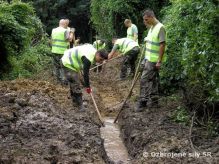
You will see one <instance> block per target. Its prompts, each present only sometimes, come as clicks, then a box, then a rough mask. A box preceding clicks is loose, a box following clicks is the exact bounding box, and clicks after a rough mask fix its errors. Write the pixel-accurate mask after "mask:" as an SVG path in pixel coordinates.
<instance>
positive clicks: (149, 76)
mask: <svg viewBox="0 0 219 164" xmlns="http://www.w3.org/2000/svg"><path fill="white" fill-rule="evenodd" d="M155 66H156V63H152V62H149V61H146V63H145V65H144V69H143V72H142V76H141V81H140V98H139V101H141V102H146V103H147V105H153V104H158V96H159V95H158V86H159V72H158V70H157V69H156V67H155Z"/></svg>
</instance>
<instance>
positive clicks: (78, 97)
mask: <svg viewBox="0 0 219 164" xmlns="http://www.w3.org/2000/svg"><path fill="white" fill-rule="evenodd" d="M72 102H73V103H74V104H76V106H77V107H78V108H79V111H80V112H85V107H84V105H83V99H82V93H74V94H72Z"/></svg>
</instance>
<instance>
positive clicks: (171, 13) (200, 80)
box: [161, 0, 219, 109]
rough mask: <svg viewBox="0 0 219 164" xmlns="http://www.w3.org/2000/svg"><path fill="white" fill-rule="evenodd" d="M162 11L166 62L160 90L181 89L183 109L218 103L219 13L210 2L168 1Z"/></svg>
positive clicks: (214, 4)
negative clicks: (188, 106) (165, 40)
mask: <svg viewBox="0 0 219 164" xmlns="http://www.w3.org/2000/svg"><path fill="white" fill-rule="evenodd" d="M171 2H172V4H171V6H169V7H167V8H165V9H164V11H163V12H164V15H165V17H164V21H163V22H164V25H165V26H166V29H167V35H168V40H167V43H168V50H167V54H168V60H167V62H166V63H165V65H164V67H163V71H162V73H161V77H162V84H163V85H165V87H164V88H166V89H169V88H174V87H175V88H177V89H178V88H182V89H183V90H184V95H185V97H186V100H187V102H186V103H187V105H190V107H192V108H194V109H195V108H203V104H205V106H208V104H209V103H214V102H217V101H219V89H218V88H219V54H218V51H219V44H218V42H219V37H218V36H219V31H218V25H219V10H218V1H214V0H197V1H191V0H174V1H173V0H172V1H171ZM197 104H199V105H197Z"/></svg>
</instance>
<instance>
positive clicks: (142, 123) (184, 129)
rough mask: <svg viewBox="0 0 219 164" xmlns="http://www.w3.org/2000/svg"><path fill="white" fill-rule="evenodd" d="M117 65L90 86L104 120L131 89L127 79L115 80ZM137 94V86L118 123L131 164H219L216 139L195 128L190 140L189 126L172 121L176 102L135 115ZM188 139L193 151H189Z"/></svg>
mask: <svg viewBox="0 0 219 164" xmlns="http://www.w3.org/2000/svg"><path fill="white" fill-rule="evenodd" d="M120 62H121V60H120V61H115V62H114V61H113V62H112V63H111V64H109V65H107V66H106V67H105V70H104V71H105V73H104V72H103V73H102V74H99V77H97V76H96V75H95V77H94V78H93V79H94V81H93V85H94V86H95V88H96V91H97V93H99V95H97V97H99V105H100V106H102V108H101V110H102V113H103V114H104V115H105V116H111V117H112V116H113V117H115V116H116V115H117V113H118V111H119V109H120V107H121V102H122V100H124V98H125V97H126V95H127V94H128V90H129V88H130V86H131V80H130V79H127V80H124V81H120V80H118V79H119V72H120V70H119V67H120ZM138 94H139V82H138V83H137V84H136V86H135V88H134V90H133V94H132V97H131V98H130V99H129V101H128V102H127V104H126V106H125V108H124V110H123V112H122V113H121V116H120V117H119V120H118V125H119V127H120V134H121V137H122V139H123V141H124V144H125V146H126V148H127V151H128V153H129V158H130V162H131V163H133V164H139V163H143V164H147V163H149V164H150V163H173V164H175V163H197V164H198V163H200V164H202V163H209V164H214V163H215V164H217V163H219V137H218V136H214V137H209V136H208V137H207V136H206V131H205V130H203V129H202V128H200V127H196V126H195V125H194V127H193V129H192V135H191V136H190V125H183V124H179V123H176V122H174V121H173V120H172V119H171V116H172V113H173V111H174V110H175V109H176V108H177V107H178V106H179V105H180V104H179V102H175V101H172V100H168V99H166V98H165V97H164V98H161V99H160V104H161V108H151V109H145V110H144V111H143V112H140V113H136V112H135V102H136V100H137V97H138ZM190 139H191V140H192V142H193V145H194V147H195V149H193V148H191V147H192V146H191V143H190ZM162 153H163V154H162Z"/></svg>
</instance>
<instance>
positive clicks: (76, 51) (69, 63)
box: [61, 45, 96, 72]
mask: <svg viewBox="0 0 219 164" xmlns="http://www.w3.org/2000/svg"><path fill="white" fill-rule="evenodd" d="M95 53H96V49H95V48H94V47H93V46H92V45H83V46H78V47H75V48H73V49H70V50H67V51H65V53H64V55H63V57H62V59H61V60H62V63H63V65H64V66H65V67H67V68H70V69H71V70H74V71H76V72H79V71H80V70H82V69H83V62H82V60H81V58H82V56H85V57H86V58H87V59H88V60H89V61H90V62H91V64H93V61H94V58H95Z"/></svg>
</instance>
